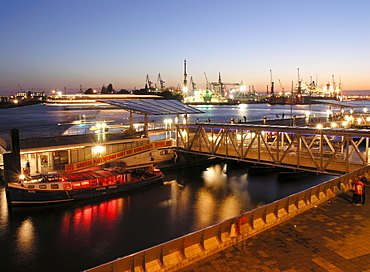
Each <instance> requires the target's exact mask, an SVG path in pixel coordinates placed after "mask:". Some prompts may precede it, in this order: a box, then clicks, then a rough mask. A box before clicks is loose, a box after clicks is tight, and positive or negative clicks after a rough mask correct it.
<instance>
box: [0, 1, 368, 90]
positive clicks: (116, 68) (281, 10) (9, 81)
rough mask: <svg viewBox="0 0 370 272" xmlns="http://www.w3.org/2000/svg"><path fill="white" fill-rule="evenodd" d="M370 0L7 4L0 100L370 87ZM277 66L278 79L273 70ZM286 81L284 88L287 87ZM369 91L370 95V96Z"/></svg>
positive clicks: (0, 46)
mask: <svg viewBox="0 0 370 272" xmlns="http://www.w3.org/2000/svg"><path fill="white" fill-rule="evenodd" d="M369 12H370V1H368V0H355V1H354V0H348V1H347V0H335V1H334V0H310V1H307V0H227V1H226V0H224V1H220V0H196V1H195V0H194V1H193V0H184V1H179V0H156V1H153V0H95V1H93V0H58V1H56V0H43V1H41V0H2V1H1V3H0V35H1V36H0V37H1V40H0V95H7V94H11V93H15V92H19V91H20V87H19V85H20V86H21V88H22V90H34V91H35V90H40V91H44V92H46V93H47V94H49V93H51V90H53V89H55V90H62V89H64V88H66V90H67V93H75V92H77V91H79V88H80V85H82V88H83V90H86V89H88V88H94V89H99V88H100V87H101V86H103V85H105V86H107V85H108V84H110V83H111V84H113V87H114V89H115V90H120V89H135V88H136V89H140V88H143V87H144V86H145V81H146V76H147V75H149V77H150V80H151V81H153V82H156V81H157V78H158V74H159V73H160V75H161V77H162V79H163V80H164V81H165V85H166V86H167V87H170V86H173V87H177V86H178V85H179V84H180V85H181V84H182V82H183V73H184V71H183V62H184V60H185V59H186V61H187V74H188V81H189V80H190V77H192V78H193V81H194V82H195V83H196V84H197V88H200V89H202V88H204V87H205V84H206V79H205V73H206V76H207V78H208V80H209V82H216V81H217V80H218V75H219V73H221V76H222V81H223V82H225V83H240V82H243V83H244V84H246V85H250V86H251V85H253V86H254V89H255V90H256V91H257V92H261V93H262V92H266V89H267V85H268V84H270V76H271V73H272V80H273V81H274V82H275V86H276V88H275V89H277V90H279V88H281V86H282V87H284V89H285V90H290V89H291V85H292V82H294V83H296V82H297V80H298V69H299V76H300V78H301V79H302V80H303V82H307V83H308V82H310V81H311V79H313V80H316V79H317V83H318V85H319V86H321V85H325V84H327V83H328V82H332V78H333V75H334V79H335V82H336V83H337V84H339V82H341V83H342V87H343V90H370V20H369ZM270 70H271V73H270ZM280 83H281V84H280ZM369 93H370V91H369Z"/></svg>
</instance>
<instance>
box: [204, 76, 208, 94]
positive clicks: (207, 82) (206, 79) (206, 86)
mask: <svg viewBox="0 0 370 272" xmlns="http://www.w3.org/2000/svg"><path fill="white" fill-rule="evenodd" d="M204 77H205V78H206V90H209V82H208V78H207V74H206V72H204Z"/></svg>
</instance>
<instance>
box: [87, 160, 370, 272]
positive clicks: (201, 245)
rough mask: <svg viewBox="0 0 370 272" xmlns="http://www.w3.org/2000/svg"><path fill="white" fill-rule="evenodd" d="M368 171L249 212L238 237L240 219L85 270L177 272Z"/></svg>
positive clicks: (340, 189) (324, 197)
mask: <svg viewBox="0 0 370 272" xmlns="http://www.w3.org/2000/svg"><path fill="white" fill-rule="evenodd" d="M369 171H370V166H365V167H363V168H360V169H357V170H355V171H353V172H350V173H348V174H346V175H343V176H340V177H338V178H334V179H331V180H329V181H326V182H324V183H322V184H319V185H316V186H314V187H311V188H309V189H307V190H304V191H301V192H299V193H296V194H293V195H291V196H288V197H286V198H283V199H281V200H278V201H275V202H273V203H270V204H267V205H265V206H262V207H259V208H257V209H255V210H252V211H249V212H246V213H245V214H243V215H240V216H243V217H244V218H246V219H247V220H246V221H244V224H243V225H242V227H241V232H240V234H239V235H238V236H236V237H231V235H230V232H231V227H232V225H233V224H235V222H236V221H237V220H238V218H239V216H237V217H233V218H230V219H228V220H225V221H223V222H221V223H218V224H216V225H213V226H210V227H208V228H205V229H202V230H199V231H196V232H193V233H190V234H188V235H185V236H182V237H180V238H177V239H174V240H171V241H168V242H166V243H163V244H160V245H157V246H154V247H151V248H149V249H146V250H143V251H140V252H137V253H134V254H131V255H129V256H126V257H123V258H119V259H117V260H114V261H111V262H109V263H106V264H103V265H100V266H97V267H94V268H91V269H88V270H85V272H108V271H109V272H111V271H115V272H126V271H127V272H134V271H146V272H152V271H163V272H164V271H176V270H178V269H180V268H183V267H185V266H187V265H190V264H192V263H194V262H196V261H199V260H201V259H203V258H205V257H207V256H210V255H212V254H214V253H216V252H218V251H221V250H223V249H225V248H227V247H229V246H231V245H234V244H237V243H239V242H240V241H242V240H244V239H247V238H249V237H251V236H253V235H256V234H258V233H260V232H262V231H264V230H266V229H268V228H270V227H273V226H275V225H277V224H279V223H281V222H283V221H286V220H288V219H290V218H292V217H294V216H296V215H298V214H300V213H302V212H304V211H306V210H308V209H310V208H312V207H314V206H316V205H318V204H320V203H322V202H324V201H327V200H328V199H330V198H333V197H335V196H337V195H339V194H341V193H344V192H346V191H348V190H349V189H350V188H351V181H352V180H353V179H354V178H356V177H357V176H358V175H360V174H363V175H365V176H367V173H368V172H369Z"/></svg>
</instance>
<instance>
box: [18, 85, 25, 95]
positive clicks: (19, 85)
mask: <svg viewBox="0 0 370 272" xmlns="http://www.w3.org/2000/svg"><path fill="white" fill-rule="evenodd" d="M18 87H19V89H21V93H24V91H23V89H22V87H21V85H20V84H18Z"/></svg>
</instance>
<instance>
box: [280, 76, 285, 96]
mask: <svg viewBox="0 0 370 272" xmlns="http://www.w3.org/2000/svg"><path fill="white" fill-rule="evenodd" d="M279 84H280V88H281V93H282V94H283V95H284V94H285V92H284V87H283V85H282V84H281V81H280V78H279Z"/></svg>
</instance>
